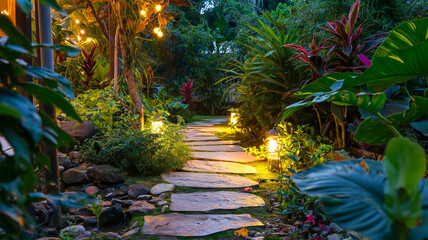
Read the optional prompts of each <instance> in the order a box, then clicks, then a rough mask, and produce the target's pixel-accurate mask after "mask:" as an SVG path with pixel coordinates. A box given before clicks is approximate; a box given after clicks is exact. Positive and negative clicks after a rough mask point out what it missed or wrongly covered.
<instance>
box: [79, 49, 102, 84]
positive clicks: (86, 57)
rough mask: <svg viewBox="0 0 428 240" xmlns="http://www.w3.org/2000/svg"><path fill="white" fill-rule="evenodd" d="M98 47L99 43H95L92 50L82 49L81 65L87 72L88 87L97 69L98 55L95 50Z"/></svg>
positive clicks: (86, 81) (86, 82) (85, 82)
mask: <svg viewBox="0 0 428 240" xmlns="http://www.w3.org/2000/svg"><path fill="white" fill-rule="evenodd" d="M97 47H98V44H94V45H93V46H92V49H91V51H90V52H87V51H86V50H85V49H82V55H83V64H81V65H80V67H81V68H82V69H83V71H84V72H85V74H86V80H85V81H84V84H85V86H86V89H89V88H90V84H91V81H92V79H93V77H94V74H95V69H96V67H97V66H96V65H97V56H96V55H95V50H96V49H97Z"/></svg>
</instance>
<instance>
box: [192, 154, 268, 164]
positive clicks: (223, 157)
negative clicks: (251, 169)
mask: <svg viewBox="0 0 428 240" xmlns="http://www.w3.org/2000/svg"><path fill="white" fill-rule="evenodd" d="M192 154H193V157H194V159H208V160H215V161H226V162H238V163H251V162H257V161H262V160H263V159H261V158H257V157H255V156H253V155H249V154H247V153H245V152H192Z"/></svg>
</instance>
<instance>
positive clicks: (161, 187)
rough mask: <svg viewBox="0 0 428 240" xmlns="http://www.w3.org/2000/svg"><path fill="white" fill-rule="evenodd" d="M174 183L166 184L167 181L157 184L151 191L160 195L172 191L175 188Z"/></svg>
mask: <svg viewBox="0 0 428 240" xmlns="http://www.w3.org/2000/svg"><path fill="white" fill-rule="evenodd" d="M174 187H175V186H174V184H165V183H161V184H157V185H156V186H154V187H152V188H151V189H150V193H151V194H153V195H158V194H161V193H164V192H171V191H173V190H174Z"/></svg>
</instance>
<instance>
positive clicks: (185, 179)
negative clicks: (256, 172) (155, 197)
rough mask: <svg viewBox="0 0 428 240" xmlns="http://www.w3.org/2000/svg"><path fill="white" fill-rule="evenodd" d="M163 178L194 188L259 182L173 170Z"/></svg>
mask: <svg viewBox="0 0 428 240" xmlns="http://www.w3.org/2000/svg"><path fill="white" fill-rule="evenodd" d="M162 178H163V180H165V181H167V182H169V183H172V184H174V185H177V186H183V187H194V188H241V187H250V186H256V185H258V184H259V183H258V182H256V181H254V180H251V179H249V178H245V177H239V176H229V175H224V174H213V173H194V172H172V173H168V174H162Z"/></svg>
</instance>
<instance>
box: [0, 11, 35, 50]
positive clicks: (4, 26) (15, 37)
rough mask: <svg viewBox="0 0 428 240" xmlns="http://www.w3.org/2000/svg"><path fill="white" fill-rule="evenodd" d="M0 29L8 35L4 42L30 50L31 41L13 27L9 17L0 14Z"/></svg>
mask: <svg viewBox="0 0 428 240" xmlns="http://www.w3.org/2000/svg"><path fill="white" fill-rule="evenodd" d="M0 29H1V30H3V32H4V33H6V35H7V36H8V37H9V38H8V40H7V42H6V44H7V45H16V46H20V47H23V48H25V49H26V50H27V51H32V47H31V43H30V42H29V41H28V39H27V37H25V35H24V34H22V33H21V32H20V31H18V29H16V28H15V26H14V25H13V23H12V22H11V21H10V19H9V17H7V16H6V15H3V14H0Z"/></svg>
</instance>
